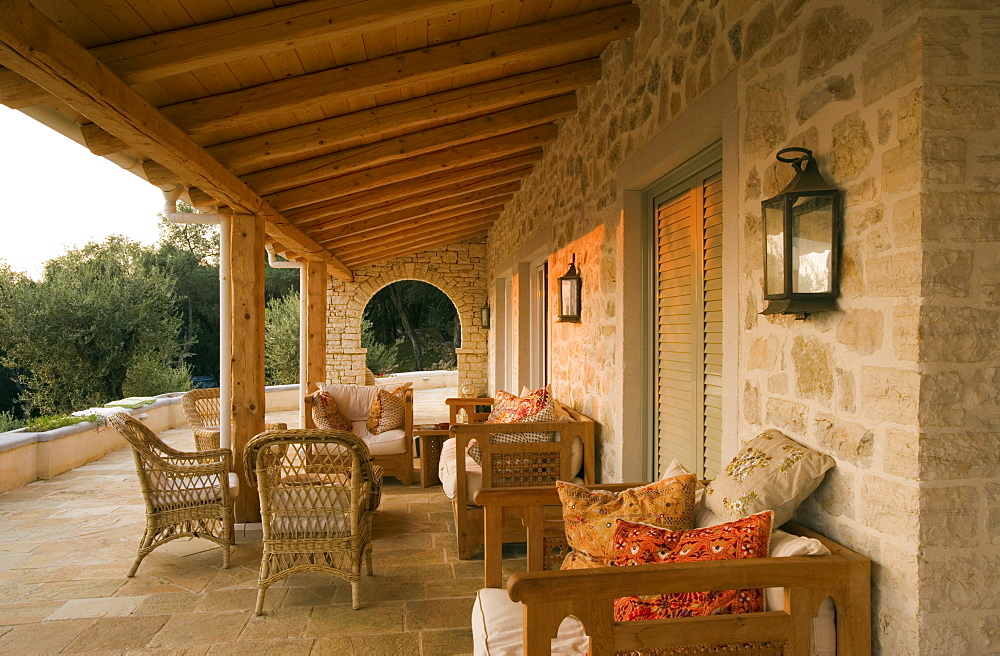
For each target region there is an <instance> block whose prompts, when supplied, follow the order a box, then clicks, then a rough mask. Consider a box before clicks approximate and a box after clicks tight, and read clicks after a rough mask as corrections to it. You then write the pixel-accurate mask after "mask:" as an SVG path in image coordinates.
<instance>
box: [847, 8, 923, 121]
mask: <svg viewBox="0 0 1000 656" xmlns="http://www.w3.org/2000/svg"><path fill="white" fill-rule="evenodd" d="M920 72H921V32H920V30H919V29H918V28H917V27H915V26H914V27H913V28H911V29H909V30H907V31H906V32H903V33H902V34H900V35H899V36H897V37H895V38H893V39H891V40H889V41H887V42H886V43H885V44H884V45H881V46H879V47H877V48H873V49H872V50H871V51H869V53H868V56H867V57H866V58H865V61H864V64H862V66H861V86H862V97H863V99H864V103H865V105H870V104H872V103H873V102H875V101H876V100H878V99H879V98H882V97H883V96H885V95H887V94H889V93H891V92H893V91H895V90H896V89H899V88H901V87H903V86H904V85H906V84H909V83H910V82H912V81H914V80H916V79H917V77H918V76H919V75H920Z"/></svg>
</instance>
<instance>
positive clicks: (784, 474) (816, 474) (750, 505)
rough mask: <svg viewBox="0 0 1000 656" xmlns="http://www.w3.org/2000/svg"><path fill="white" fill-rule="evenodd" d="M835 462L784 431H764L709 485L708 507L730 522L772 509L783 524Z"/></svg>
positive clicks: (706, 494)
mask: <svg viewBox="0 0 1000 656" xmlns="http://www.w3.org/2000/svg"><path fill="white" fill-rule="evenodd" d="M835 464H836V462H835V461H834V459H833V458H831V457H830V456H828V455H826V454H824V453H819V452H818V451H813V450H812V449H810V448H808V447H805V446H802V445H801V444H799V443H798V442H796V441H795V440H793V439H791V438H790V437H787V436H786V435H784V434H783V433H781V432H780V431H777V430H773V429H772V430H768V431H764V432H763V433H761V434H760V435H758V436H757V437H755V438H754V439H753V440H751V441H750V443H749V444H747V446H746V448H745V449H744V450H743V451H742V452H741V453H739V454H738V455H737V456H736V457H735V458H733V460H732V462H730V463H729V464H728V465H727V466H726V469H725V471H723V472H722V473H721V474H719V476H718V477H717V478H716V479H715V480H714V481H712V484H711V485H709V486H708V489H707V490H706V491H705V505H707V506H708V508H709V509H710V510H711V511H712V512H714V513H715V514H716V515H718V516H719V517H722V518H723V519H725V520H726V521H731V520H733V519H737V518H739V517H749V516H750V515H753V514H755V513H759V512H763V511H765V510H773V511H774V526H775V527H777V526H781V525H782V524H784V523H785V522H787V521H788V520H790V519H791V518H792V515H794V514H795V509H796V508H798V507H799V504H800V503H802V501H803V500H805V498H806V497H808V496H809V495H810V494H812V493H813V490H815V489H816V488H817V487H818V486H819V484H820V483H821V482H823V476H824V475H825V474H826V470H827V469H829V468H830V467H833V466H834V465H835Z"/></svg>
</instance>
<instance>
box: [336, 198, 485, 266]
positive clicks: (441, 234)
mask: <svg viewBox="0 0 1000 656" xmlns="http://www.w3.org/2000/svg"><path fill="white" fill-rule="evenodd" d="M502 211H503V208H502V207H500V206H497V207H494V208H490V209H487V210H482V211H479V212H470V213H468V214H465V215H463V216H461V217H456V218H454V219H451V220H449V221H443V222H439V223H437V224H431V223H428V224H427V225H425V227H424V229H423V231H422V232H421V233H420V234H417V235H415V234H413V233H409V232H402V233H399V234H396V235H392V236H388V237H383V238H381V239H373V240H369V241H367V242H364V243H358V244H349V245H347V246H345V247H344V248H342V249H341V250H339V251H337V254H338V256H340V257H343V258H347V259H352V258H357V257H363V256H365V255H370V254H372V253H386V252H392V251H395V250H398V249H401V248H409V247H411V246H420V245H423V244H426V243H438V242H440V241H441V240H442V239H454V237H455V235H458V234H465V233H466V232H467V231H468V230H470V229H472V228H483V227H489V226H490V225H491V224H492V223H493V221H494V220H495V218H496V217H497V216H498V215H499V214H500V212H502Z"/></svg>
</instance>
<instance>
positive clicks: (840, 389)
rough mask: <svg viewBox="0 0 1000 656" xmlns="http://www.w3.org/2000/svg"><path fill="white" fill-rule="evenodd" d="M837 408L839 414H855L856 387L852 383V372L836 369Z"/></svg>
mask: <svg viewBox="0 0 1000 656" xmlns="http://www.w3.org/2000/svg"><path fill="white" fill-rule="evenodd" d="M836 374H837V408H838V409H839V410H840V411H841V412H845V413H848V414H854V413H855V412H857V396H858V394H857V386H856V384H855V382H854V372H853V371H851V370H848V369H837V370H836Z"/></svg>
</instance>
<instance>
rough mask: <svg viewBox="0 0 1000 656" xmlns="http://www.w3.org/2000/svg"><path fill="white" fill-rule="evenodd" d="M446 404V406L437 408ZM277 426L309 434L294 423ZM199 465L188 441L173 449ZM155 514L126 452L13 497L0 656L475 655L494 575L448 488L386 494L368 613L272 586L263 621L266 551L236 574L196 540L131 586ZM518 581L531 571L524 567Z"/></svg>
mask: <svg viewBox="0 0 1000 656" xmlns="http://www.w3.org/2000/svg"><path fill="white" fill-rule="evenodd" d="M426 392H433V394H432V395H425V394H421V395H418V399H420V397H421V396H431V397H432V399H431V400H426V399H425V402H424V403H422V404H420V406H419V407H420V413H421V421H425V422H431V421H442V420H446V417H443V418H442V417H440V416H436V415H435V412H436V409H435V408H441V409H442V410H441V412H442V413H443V407H444V404H443V403H442V402H441V400H443V398H446V396H453V395H454V390H450V391H442V390H427V391H426ZM439 395H440V396H441V400H439V399H437V396H439ZM268 421H285V422H287V423H288V424H289V426H290V427H294V426H295V425H297V423H298V421H297V414H296V413H294V412H282V413H271V414H269V415H268ZM161 436H162V437H163V438H164V439H165V441H167V442H168V443H169V444H171V445H174V446H176V447H178V448H182V449H187V450H190V449H192V448H193V439H192V437H191V433H190V431H189V430H187V429H186V427H185V428H178V429H173V430H169V431H165V432H164V433H163V434H162V435H161ZM143 514H144V507H143V505H142V497H141V495H140V492H139V485H138V482H137V480H136V476H135V470H134V464H133V461H132V455H131V452H130V451H129V450H127V449H122V450H119V451H116V452H114V453H111V454H108V455H107V456H105V457H104V458H101V459H100V460H98V461H95V462H93V463H90V464H87V465H84V466H83V467H79V468H77V469H75V470H73V471H69V472H66V473H65V474H62V475H61V476H58V477H56V478H54V479H51V480H48V481H36V482H34V483H30V484H28V485H25V486H23V487H20V488H17V489H15V490H12V491H10V492H7V493H5V494H0V653H4V654H8V653H9V654H34V653H44V654H54V653H88V654H91V653H115V654H119V653H129V654H145V653H174V654H181V653H183V654H230V653H232V654H239V655H240V656H248V655H251V654H335V655H338V656H339V655H343V656H349V655H352V654H356V655H358V656H361V655H366V656H367V655H371V656H383V655H384V656H396V655H400V656H409V655H413V656H431V655H437V654H442V655H443V654H466V653H471V651H472V634H471V630H470V627H469V623H470V615H471V610H472V602H473V598H474V595H475V591H476V590H477V589H478V588H479V587H481V585H482V560H473V561H459V560H458V557H457V555H456V551H455V537H454V527H453V525H452V519H451V509H450V505H449V503H448V500H447V499H446V497H445V496H444V494H442V492H441V488H440V486H437V487H431V488H420V487H416V486H413V487H403V486H401V485H399V484H397V483H396V482H395V480H394V479H389V480H388V481H387V484H386V487H385V492H384V496H383V500H382V505H381V507H380V509H379V513H378V515H377V519H376V522H375V527H374V571H375V573H374V576H372V577H370V578H369V577H363V578H362V588H361V598H362V608H361V609H360V610H353V609H352V608H351V605H350V602H351V594H350V586H349V585H348V584H347V582H345V581H342V580H341V579H338V578H336V577H333V576H331V575H327V574H321V573H304V574H298V575H294V576H292V577H289V578H287V579H285V580H283V581H281V582H279V583H277V584H275V585H274V586H272V587H271V588H270V589H269V591H268V593H267V597H266V602H265V605H264V608H265V611H264V615H263V616H262V617H256V616H254V615H253V605H254V600H255V597H256V586H257V569H258V567H259V564H260V557H261V543H260V541H259V540H253V541H248V540H247V539H246V538H244V539H242V540H241V539H240V538H239V537H238V538H237V544H236V545H235V547H234V549H233V554H232V563H231V567H230V568H229V569H228V570H224V569H222V568H221V564H222V557H221V552H220V550H219V548H218V547H217V546H215V545H214V544H213V543H211V542H208V541H207V540H198V539H181V540H175V541H173V542H171V543H168V544H166V545H164V546H162V547H160V548H158V549H156V550H155V551H153V552H152V553H151V554H150V555H148V556H147V557H146V558H145V559H144V560H143V562H142V564H141V565H140V567H139V571H138V573H137V574H136V576H135V577H134V578H132V579H129V578H126V576H125V574H126V573H127V572H128V569H129V567H130V566H131V564H132V561H133V559H134V558H135V550H136V546H137V545H138V542H139V539H140V537H141V536H142V531H143V526H144V516H143ZM512 568H517V564H516V563H512Z"/></svg>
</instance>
